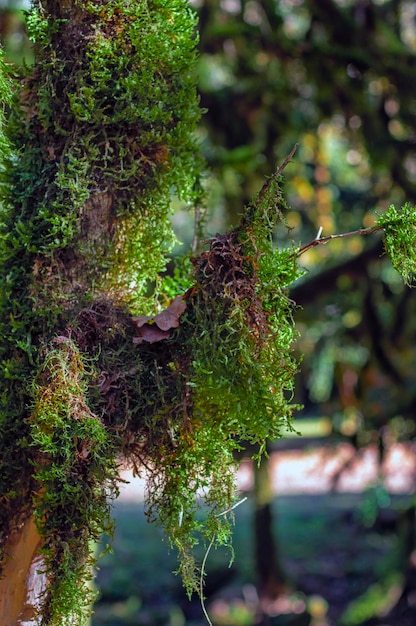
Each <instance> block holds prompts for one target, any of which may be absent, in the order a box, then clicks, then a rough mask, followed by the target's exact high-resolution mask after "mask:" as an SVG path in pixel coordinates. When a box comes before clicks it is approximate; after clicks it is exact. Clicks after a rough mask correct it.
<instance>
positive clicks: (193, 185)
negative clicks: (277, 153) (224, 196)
mask: <svg viewBox="0 0 416 626" xmlns="http://www.w3.org/2000/svg"><path fill="white" fill-rule="evenodd" d="M28 24H29V28H30V32H31V36H32V38H33V39H34V40H35V41H36V44H35V46H36V47H35V52H36V54H35V64H34V66H33V67H32V68H31V69H30V71H28V73H27V75H25V76H24V77H23V78H22V80H21V81H20V84H18V85H17V84H16V85H15V93H14V100H13V102H12V104H11V106H10V110H9V116H8V117H9V120H8V122H7V125H6V136H5V137H4V136H3V135H0V149H1V151H2V152H3V153H4V158H3V164H4V165H3V166H2V169H1V176H2V187H1V190H2V198H3V203H2V209H1V225H0V226H1V228H0V336H1V344H0V359H1V368H0V379H1V380H0V386H1V396H0V435H1V436H0V458H1V464H0V502H1V509H0V547H1V550H2V552H1V556H0V563H1V565H2V569H3V580H2V582H1V583H0V607H1V608H0V615H1V616H2V623H4V624H10V625H11V624H15V623H17V624H19V623H22V624H23V623H25V620H26V621H28V622H30V623H36V624H41V625H42V626H46V625H47V626H53V625H58V624H59V625H60V626H61V625H62V624H81V623H83V622H84V621H85V619H86V615H87V613H88V610H87V607H88V605H89V603H90V602H91V600H92V594H91V586H90V584H89V583H90V579H91V576H92V568H93V565H94V559H93V556H92V555H91V552H90V547H91V541H93V540H97V539H98V538H99V537H100V536H101V533H102V532H103V530H107V531H108V530H110V531H111V519H110V517H109V498H111V497H112V496H114V495H115V494H116V493H117V475H118V462H119V460H120V459H122V460H124V461H125V460H126V459H127V460H128V461H129V462H131V463H132V464H133V465H134V466H135V467H136V468H137V470H138V471H140V468H141V467H146V469H147V470H148V471H149V473H150V478H149V482H148V494H147V505H148V508H147V510H148V515H149V518H150V519H155V518H156V519H158V520H159V522H160V523H161V524H162V525H163V526H164V528H165V530H166V531H167V533H168V535H169V537H170V539H171V541H172V543H173V544H174V545H175V546H176V547H177V548H178V551H179V556H180V563H181V565H180V570H181V573H182V575H183V578H184V581H185V584H186V586H187V589H188V591H192V590H193V589H199V580H198V578H197V576H198V574H197V570H196V569H195V563H194V560H193V557H192V554H191V549H192V547H193V546H194V545H195V543H197V542H198V541H199V536H198V534H196V533H200V534H201V533H202V538H203V539H204V538H205V540H207V541H211V540H212V539H213V538H214V537H215V539H216V540H217V541H218V542H220V543H226V542H227V541H228V540H229V533H230V520H229V517H230V515H229V513H227V511H229V510H231V504H232V501H233V498H234V471H235V467H234V455H233V453H234V451H235V449H236V448H238V446H239V444H238V442H239V441H242V440H246V441H250V442H251V443H257V444H260V447H262V446H263V445H264V442H265V440H266V438H267V437H274V436H277V435H278V434H279V432H280V428H281V426H282V424H286V422H287V420H288V419H289V418H290V415H291V410H292V407H291V406H290V404H288V403H287V400H286V396H285V391H286V390H290V389H291V387H292V381H293V373H294V371H295V369H296V363H295V361H294V360H293V358H292V353H291V350H290V345H291V342H292V339H293V326H292V323H291V304H290V302H289V301H288V300H287V298H286V295H285V292H284V290H285V287H286V286H287V285H288V284H289V283H290V282H291V281H292V280H293V279H294V277H295V276H296V275H297V266H296V255H293V252H292V251H284V252H283V253H279V252H274V251H273V244H272V231H273V228H274V226H275V225H276V223H277V222H279V220H280V217H281V211H280V209H281V207H282V206H283V204H284V203H283V200H282V197H281V195H280V191H279V187H278V176H277V175H276V176H275V177H272V179H270V181H268V182H267V183H266V184H265V187H264V189H263V190H262V192H261V193H260V195H259V197H258V198H257V200H256V201H255V202H254V203H253V204H252V205H251V206H250V207H249V208H248V209H247V211H246V214H245V217H244V218H243V220H242V223H241V225H240V227H239V228H237V229H236V230H235V231H233V232H231V233H228V234H226V235H224V236H216V237H215V238H214V239H213V240H212V241H211V244H210V247H209V250H207V251H205V252H201V253H200V254H199V256H197V257H196V258H194V259H191V260H190V259H188V260H187V261H186V262H184V264H183V268H185V269H183V270H182V272H180V271H179V270H178V272H177V277H176V280H170V279H168V278H165V279H163V280H162V279H161V278H160V275H161V272H163V269H164V265H165V260H166V255H167V252H168V251H169V248H170V245H171V243H172V241H173V235H172V232H171V227H170V221H169V212H170V197H171V194H172V191H175V192H176V194H177V195H178V196H179V197H180V198H182V200H183V202H188V203H192V202H195V201H197V199H198V197H199V185H198V178H199V170H200V168H201V164H200V159H199V157H198V149H197V146H196V144H195V140H194V135H193V131H194V129H195V125H196V123H197V121H198V118H199V115H200V112H199V108H198V98H197V95H196V90H195V76H194V74H195V72H194V70H195V32H194V29H195V20H194V16H193V14H192V12H191V11H190V9H189V7H188V5H187V2H186V0H147V1H143V2H130V1H129V0H60V1H58V0H45V2H42V3H39V5H38V6H35V8H34V9H33V10H32V11H31V13H30V15H29V18H28ZM2 70H3V76H2V77H0V78H1V80H0V88H1V90H2V92H3V94H4V95H7V94H8V93H9V92H10V89H9V82H10V81H8V79H7V78H5V74H4V72H6V70H5V67H3V66H2ZM1 116H2V112H0V117H1ZM149 293H150V294H151V295H150V296H149ZM169 301H170V304H169ZM201 494H203V495H204V497H205V503H206V505H207V511H206V520H205V522H204V523H201V521H200V519H199V518H198V517H197V516H196V511H197V508H198V502H197V495H199V496H200V495H201ZM32 587H33V589H32ZM12 588H13V589H14V590H15V591H14V592H13V594H14V595H13V594H12V595H11V592H10V590H11V589H12ZM32 618H33V619H32ZM31 620H32V621H31Z"/></svg>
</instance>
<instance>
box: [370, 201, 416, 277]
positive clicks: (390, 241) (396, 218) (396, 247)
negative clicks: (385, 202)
mask: <svg viewBox="0 0 416 626" xmlns="http://www.w3.org/2000/svg"><path fill="white" fill-rule="evenodd" d="M377 226H379V227H381V228H382V229H383V231H384V245H385V248H386V252H387V254H388V255H389V257H390V260H391V262H392V265H393V267H394V268H395V269H396V270H397V271H398V272H399V274H401V276H402V278H403V280H404V282H405V283H406V285H409V286H411V284H412V282H413V280H414V277H415V276H416V208H415V206H414V205H412V204H411V203H410V202H406V204H405V205H404V206H403V207H402V208H401V209H400V210H399V209H396V207H395V206H394V205H391V206H390V208H389V209H388V210H387V211H386V212H385V213H383V215H381V216H380V217H379V218H378V220H377Z"/></svg>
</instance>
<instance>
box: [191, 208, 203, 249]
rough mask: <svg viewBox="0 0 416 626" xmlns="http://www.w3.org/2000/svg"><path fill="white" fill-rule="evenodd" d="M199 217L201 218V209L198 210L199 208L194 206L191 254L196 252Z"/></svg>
mask: <svg viewBox="0 0 416 626" xmlns="http://www.w3.org/2000/svg"><path fill="white" fill-rule="evenodd" d="M200 219H201V211H200V208H199V207H198V206H197V207H195V221H194V237H193V240H192V246H191V250H192V253H193V254H195V253H196V251H197V248H198V243H199V229H200Z"/></svg>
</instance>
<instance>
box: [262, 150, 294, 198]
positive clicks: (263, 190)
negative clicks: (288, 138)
mask: <svg viewBox="0 0 416 626" xmlns="http://www.w3.org/2000/svg"><path fill="white" fill-rule="evenodd" d="M298 147H299V144H298V143H295V145H294V146H293V148H292V150H291V151H290V152H289V154H288V155H287V157H286V158H285V160H284V161H283V163H282V164H281V165H279V167H278V168H277V170H276V171H275V172H274V174H272V175H271V176H270V177H269V178H268V179H267V180H266V181H265V182H264V184H263V187H262V188H261V189H260V192H259V194H258V196H257V201H256V204H258V202H259V200H261V198H263V196H264V195H265V194H266V192H267V190H268V188H269V187H270V184H271V183H272V182H273V181H274V180H275V179H276V178H277V177H278V176H280V174H281V173H282V172H283V170H284V169H285V168H286V167H287V165H288V164H289V163H290V161H291V160H292V159H293V157H294V155H295V152H296V150H297V149H298Z"/></svg>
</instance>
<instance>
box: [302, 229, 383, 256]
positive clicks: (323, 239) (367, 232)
mask: <svg viewBox="0 0 416 626" xmlns="http://www.w3.org/2000/svg"><path fill="white" fill-rule="evenodd" d="M378 230H383V226H369V227H368V228H358V229H357V230H352V231H350V232H348V233H340V234H338V235H327V236H326V237H321V229H319V232H318V235H317V236H316V238H315V239H314V240H313V241H310V242H309V243H306V244H305V245H304V246H302V247H301V248H299V250H298V251H297V253H296V256H297V257H300V256H301V255H302V254H304V252H306V251H307V250H310V249H311V248H315V247H316V246H320V245H321V244H325V243H328V241H331V240H332V239H342V238H344V237H352V236H353V235H372V234H373V233H375V232H377V231H378Z"/></svg>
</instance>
